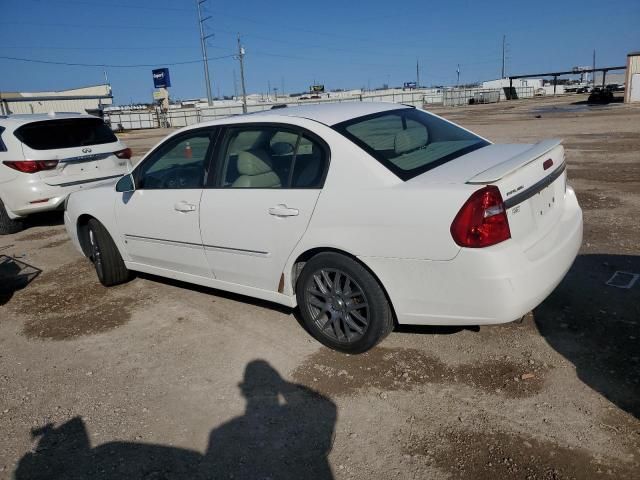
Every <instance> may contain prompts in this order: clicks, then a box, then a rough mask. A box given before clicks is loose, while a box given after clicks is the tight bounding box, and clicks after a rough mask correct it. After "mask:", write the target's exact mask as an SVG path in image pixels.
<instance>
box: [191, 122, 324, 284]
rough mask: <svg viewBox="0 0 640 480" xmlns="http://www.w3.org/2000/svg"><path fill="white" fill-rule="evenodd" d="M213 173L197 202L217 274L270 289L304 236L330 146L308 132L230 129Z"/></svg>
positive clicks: (270, 127)
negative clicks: (200, 198)
mask: <svg viewBox="0 0 640 480" xmlns="http://www.w3.org/2000/svg"><path fill="white" fill-rule="evenodd" d="M216 159H217V162H216V165H217V175H216V177H215V179H214V180H213V183H212V184H211V185H210V186H209V187H208V188H205V189H204V191H203V194H202V201H201V203H200V228H201V231H202V241H203V244H204V249H205V252H206V256H207V259H208V260H209V264H210V265H211V268H212V269H213V272H214V274H215V277H216V279H218V280H222V281H226V282H230V283H235V284H239V285H243V286H248V287H253V288H259V289H263V290H268V291H272V292H275V291H277V290H278V287H279V283H280V278H281V275H282V273H283V268H284V265H285V263H286V261H287V259H288V257H289V255H290V254H291V252H292V251H293V249H294V247H295V245H296V244H297V243H298V242H299V241H300V239H301V238H302V235H303V234H304V232H305V230H306V229H307V226H308V224H309V221H310V219H311V215H312V213H313V209H314V208H315V205H316V202H317V200H318V196H319V195H320V191H321V188H322V185H323V183H324V178H325V175H326V171H327V168H328V162H329V151H328V147H326V145H324V143H323V142H322V141H321V140H320V139H318V138H316V137H314V136H313V135H312V134H310V133H308V132H304V131H301V130H297V129H294V128H289V127H285V126H273V125H248V126H243V127H233V128H229V129H228V130H227V131H226V133H225V135H224V140H223V142H222V143H221V148H220V149H219V152H218V154H217V155H216Z"/></svg>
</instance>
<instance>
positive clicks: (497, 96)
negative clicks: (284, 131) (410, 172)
mask: <svg viewBox="0 0 640 480" xmlns="http://www.w3.org/2000/svg"><path fill="white" fill-rule="evenodd" d="M515 90H516V93H517V95H518V98H528V97H533V87H517V88H516V89H515ZM502 100H506V96H505V94H504V91H503V90H502V89H482V88H452V89H437V90H436V89H429V90H417V91H416V90H412V91H409V92H391V93H380V94H376V93H375V92H368V93H363V94H361V95H357V96H352V97H333V98H318V99H308V100H299V99H295V98H294V99H292V98H282V99H280V101H277V102H267V101H265V102H261V103H256V104H249V105H247V111H248V112H249V113H253V112H261V111H264V110H270V109H271V108H272V107H274V106H275V105H288V106H296V105H313V104H322V103H342V102H395V103H402V104H405V105H413V106H416V107H423V106H424V105H445V106H458V105H469V104H473V103H494V102H499V101H502ZM241 113H242V104H240V103H237V104H232V105H215V106H210V107H209V106H206V107H195V108H178V109H170V110H168V111H167V112H161V111H160V110H157V111H148V110H123V111H113V112H105V120H106V121H107V122H108V123H110V125H111V128H112V129H113V130H136V129H142V128H160V127H186V126H187V125H194V124H196V123H200V122H206V121H209V120H216V119H218V118H224V117H230V116H233V115H240V114H241Z"/></svg>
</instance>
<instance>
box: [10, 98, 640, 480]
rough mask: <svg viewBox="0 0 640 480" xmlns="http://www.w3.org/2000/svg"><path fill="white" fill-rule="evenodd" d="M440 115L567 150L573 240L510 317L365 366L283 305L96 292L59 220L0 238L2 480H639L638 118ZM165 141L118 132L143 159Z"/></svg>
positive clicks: (422, 336) (180, 292) (423, 340)
mask: <svg viewBox="0 0 640 480" xmlns="http://www.w3.org/2000/svg"><path fill="white" fill-rule="evenodd" d="M581 100H584V97H583V96H579V95H576V96H572V97H566V98H558V99H553V98H543V99H536V100H529V101H515V102H510V103H503V104H498V105H478V106H474V107H469V108H459V109H437V110H434V111H436V113H440V114H442V115H444V116H445V117H447V118H449V119H451V120H453V121H455V122H459V123H460V124H462V125H464V126H466V127H468V128H470V129H472V130H474V131H476V132H478V133H480V134H482V135H484V136H486V137H487V138H489V139H491V140H493V141H497V142H534V141H538V140H541V139H543V138H549V137H562V138H564V139H565V146H566V148H567V160H568V166H569V167H568V169H569V178H570V183H571V184H572V185H573V186H574V187H575V189H576V191H577V193H578V197H579V199H580V201H581V204H582V206H583V209H584V216H585V238H584V245H583V247H582V250H581V252H580V255H579V257H578V258H577V260H576V262H575V264H574V266H573V268H572V270H571V271H570V272H569V274H568V275H567V277H566V279H565V280H564V281H563V282H562V284H561V285H560V286H559V287H558V288H557V290H556V291H555V292H554V293H553V294H552V295H551V296H550V297H549V298H548V299H547V300H546V301H545V302H544V303H543V304H542V305H541V306H540V307H538V308H536V309H535V310H534V311H533V312H531V313H530V314H528V315H527V316H526V317H525V318H524V319H523V320H522V321H521V322H514V323H511V324H507V325H501V326H488V327H480V328H474V327H469V328H435V327H421V328H418V327H412V328H409V327H404V328H400V329H397V330H396V331H395V332H394V333H392V334H391V335H390V336H389V337H388V338H387V339H386V340H385V341H384V342H383V343H382V344H381V345H380V346H379V347H378V348H376V349H374V350H372V351H371V352H369V353H367V354H364V355H360V356H347V355H342V354H337V353H334V352H332V351H329V350H327V349H325V348H323V347H321V346H319V345H318V344H317V343H316V342H315V341H313V340H312V339H311V338H310V337H309V336H308V335H307V334H306V333H305V332H304V331H303V329H302V328H301V327H300V325H299V324H298V321H297V317H296V315H295V313H293V312H291V311H289V310H287V309H284V308H280V307H278V306H276V305H272V304H268V303H265V302H260V301H255V300H251V299H248V298H244V297H240V296H236V295H231V294H227V293H224V292H219V291H215V290H210V289H205V288H199V287H194V286H191V285H187V284H182V283H178V282H173V281H169V280H166V279H162V278H158V277H153V276H149V275H140V276H138V277H137V278H136V279H135V280H133V281H131V282H129V283H127V284H125V285H121V286H118V287H115V288H111V289H105V288H103V287H102V286H101V285H100V284H99V283H98V282H97V280H96V276H95V273H94V272H93V271H92V267H91V265H90V264H89V263H88V261H87V260H85V259H83V258H81V257H79V256H78V254H77V253H76V252H75V251H74V250H73V248H72V246H71V244H70V243H69V242H68V240H67V238H66V233H65V231H64V227H63V225H62V219H61V217H60V215H57V214H56V215H45V216H42V217H38V218H35V219H33V220H32V221H31V226H30V228H29V229H28V230H26V231H24V232H22V233H19V234H16V235H10V236H5V237H0V255H7V256H9V257H11V258H14V259H15V260H11V258H8V257H0V274H1V273H2V272H5V273H7V272H10V271H11V268H19V267H16V265H20V263H19V262H23V263H24V264H25V265H23V266H24V268H27V266H31V267H34V268H33V270H31V272H32V277H33V276H35V279H34V280H33V281H32V282H31V283H30V284H28V285H26V286H24V288H22V289H20V290H17V291H15V292H11V293H5V294H2V295H0V431H1V432H2V435H0V478H18V479H27V478H29V479H30V478H101V479H107V478H109V479H111V478H123V479H124V478H146V479H165V478H167V479H169V478H180V479H191V478H236V479H237V478H255V479H264V478H273V479H279V478H296V479H298V478H302V477H303V476H306V477H308V478H337V479H347V478H354V479H369V478H403V479H404V478H409V479H426V478H429V479H463V478H464V479H495V478H517V479H591V478H603V479H609V478H610V479H622V478H629V479H631V478H640V475H639V474H638V471H639V468H640V421H639V418H640V348H638V337H640V331H639V330H640V328H639V326H638V322H640V281H639V282H638V283H636V285H635V287H633V288H631V289H620V288H614V287H610V286H606V285H605V282H606V281H607V280H608V279H609V278H610V277H611V275H612V274H613V273H614V272H615V271H618V270H623V271H630V272H636V273H640V256H639V254H640V243H639V240H638V239H639V238H640V217H639V216H638V211H640V154H639V153H638V152H639V151H640V108H637V107H631V106H626V105H622V104H613V105H610V106H602V107H588V106H586V105H584V104H582V103H580V101H581ZM160 136H161V133H160V132H158V131H144V132H134V133H129V134H126V135H125V136H124V140H125V141H126V142H127V143H128V144H129V145H130V146H132V148H133V149H134V153H135V154H136V155H141V154H142V153H143V152H144V151H145V149H147V148H149V147H150V146H151V145H153V144H155V143H156V142H157V141H158V140H159V137H160Z"/></svg>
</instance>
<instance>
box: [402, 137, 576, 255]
mask: <svg viewBox="0 0 640 480" xmlns="http://www.w3.org/2000/svg"><path fill="white" fill-rule="evenodd" d="M410 182H417V183H424V184H429V183H452V184H466V185H469V186H477V188H478V189H479V188H481V186H483V185H495V186H497V187H498V189H499V190H500V193H501V195H502V198H503V200H504V203H505V209H506V211H507V218H508V220H509V227H510V230H511V238H512V239H513V240H515V241H516V242H518V243H520V244H521V245H522V247H523V249H524V250H527V251H530V252H531V255H534V256H537V255H542V254H543V253H544V252H543V251H542V250H543V249H542V248H541V249H540V251H537V250H536V249H532V247H533V246H534V245H536V244H538V243H540V241H541V240H542V239H543V238H544V237H546V236H547V234H548V233H549V232H550V231H551V230H552V229H553V227H554V225H555V224H556V223H557V222H558V221H559V219H560V217H561V215H562V210H563V206H564V194H565V185H566V171H565V157H564V147H563V146H562V142H561V140H557V139H553V140H545V141H542V142H540V143H537V144H524V145H523V144H506V145H496V144H492V145H488V146H486V147H483V148H481V149H479V150H476V151H474V152H471V153H469V154H467V155H463V156H462V157H459V158H456V159H455V160H453V161H451V162H448V163H446V164H444V165H442V166H440V167H438V168H435V169H433V170H432V171H430V172H426V173H425V174H422V175H420V176H419V177H416V178H415V179H413V180H411V181H410ZM452 220H453V219H452Z"/></svg>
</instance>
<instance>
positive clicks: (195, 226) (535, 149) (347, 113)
mask: <svg viewBox="0 0 640 480" xmlns="http://www.w3.org/2000/svg"><path fill="white" fill-rule="evenodd" d="M565 167H566V165H565V157H564V149H563V147H562V144H561V142H560V141H559V140H547V141H543V142H540V143H538V144H535V145H529V144H527V145H519V144H517V145H495V144H492V143H491V142H489V141H488V140H486V139H484V138H482V137H480V136H478V135H476V134H474V133H472V132H470V131H468V130H466V129H464V128H462V127H459V126H457V125H455V124H453V123H451V122H449V121H447V120H445V119H443V118H440V117H438V116H436V115H433V114H430V113H427V112H425V111H423V110H420V109H417V108H413V107H408V106H405V105H399V104H393V103H373V102H364V103H360V102H358V103H338V104H324V105H310V106H299V107H293V108H290V107H286V108H279V109H277V110H271V111H267V112H261V113H258V114H249V115H241V116H236V117H229V118H225V119H220V120H216V121H213V122H207V123H201V124H198V125H194V126H190V127H187V128H184V129H182V130H180V131H178V132H176V133H173V134H172V135H170V136H169V137H168V138H166V140H164V141H163V142H161V143H160V144H159V145H158V146H157V147H155V148H154V149H153V150H152V151H150V152H149V153H148V154H147V155H146V156H145V157H144V158H143V159H142V161H141V162H140V163H139V164H138V165H137V166H136V168H135V169H134V170H133V172H132V173H131V174H130V175H126V176H125V177H123V178H122V179H121V180H120V181H119V182H118V183H117V185H116V187H115V188H114V187H112V186H105V187H99V188H95V189H91V190H86V191H82V192H76V193H73V194H72V195H71V196H70V197H69V200H68V202H67V205H66V212H65V225H66V228H67V231H68V233H69V235H70V237H71V239H72V241H73V243H74V244H75V246H76V247H77V248H78V250H79V251H80V252H82V253H83V254H84V255H86V256H87V257H89V258H90V259H91V260H92V261H93V263H94V265H95V269H96V272H97V275H98V278H99V279H100V281H101V282H102V283H103V284H104V285H115V284H118V283H122V282H125V281H126V280H127V279H128V278H129V277H130V271H139V272H147V273H150V274H155V275H160V276H164V277H170V278H174V279H178V280H182V281H185V282H190V283H195V284H199V285H205V286H208V287H213V288H218V289H221V290H227V291H230V292H235V293H239V294H243V295H248V296H251V297H256V298H260V299H264V300H269V301H272V302H277V303H280V304H283V305H287V306H289V307H295V306H296V305H297V306H298V307H299V308H300V312H301V314H302V318H303V320H304V323H305V326H306V327H307V329H308V330H309V332H310V333H311V334H312V335H313V336H314V337H315V338H316V339H318V340H319V341H320V342H322V343H323V344H325V345H327V346H329V347H331V348H334V349H336V350H339V351H343V352H349V353H360V352H364V351H366V350H368V349H370V348H371V347H373V346H374V345H376V344H377V343H378V342H379V341H381V340H382V339H383V338H384V337H385V336H386V335H387V334H388V333H389V332H390V331H391V330H392V328H393V325H394V323H395V322H397V323H400V324H420V325H478V324H493V323H502V322H509V321H512V320H516V319H518V318H521V317H522V316H523V315H524V314H526V313H527V312H528V311H530V310H531V309H532V308H534V307H535V306H537V305H538V304H539V303H540V302H541V301H542V300H544V298H545V297H546V296H547V295H549V293H550V292H551V291H552V290H553V289H554V288H555V287H556V285H558V283H559V282H560V281H561V280H562V278H563V277H564V275H565V273H566V272H567V271H568V270H569V268H570V266H571V264H572V263H573V261H574V259H575V257H576V254H577V252H578V249H579V248H580V244H581V241H582V212H581V210H580V207H579V205H578V202H577V200H576V196H575V193H574V191H573V190H572V189H571V188H570V187H568V186H567V182H566V178H567V173H566V168H565Z"/></svg>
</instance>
